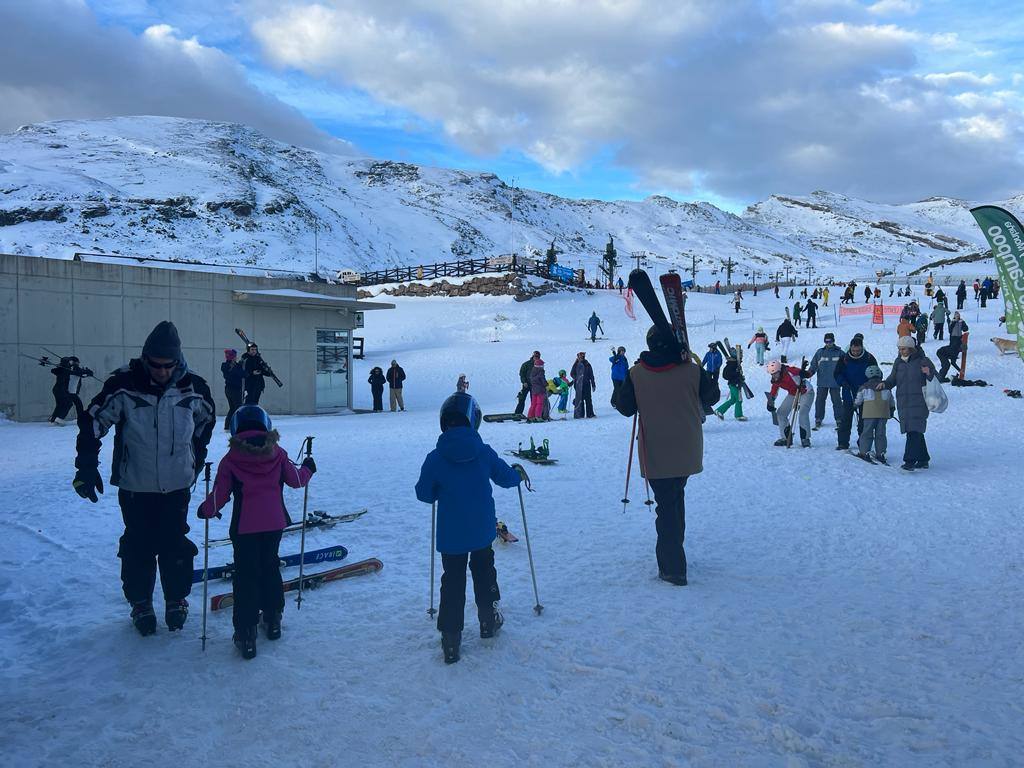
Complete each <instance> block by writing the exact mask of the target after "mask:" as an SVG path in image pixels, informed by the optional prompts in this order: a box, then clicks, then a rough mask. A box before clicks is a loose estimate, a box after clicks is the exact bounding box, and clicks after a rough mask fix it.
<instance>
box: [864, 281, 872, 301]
mask: <svg viewBox="0 0 1024 768" xmlns="http://www.w3.org/2000/svg"><path fill="white" fill-rule="evenodd" d="M869 301H871V287H870V286H867V285H865V286H864V303H865V304H867V303H868V302H869Z"/></svg>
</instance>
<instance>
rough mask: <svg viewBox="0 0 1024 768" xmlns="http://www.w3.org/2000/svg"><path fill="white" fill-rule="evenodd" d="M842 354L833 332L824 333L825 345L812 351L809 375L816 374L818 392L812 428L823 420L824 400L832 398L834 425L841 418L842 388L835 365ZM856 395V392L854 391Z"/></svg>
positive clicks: (818, 426) (818, 427)
mask: <svg viewBox="0 0 1024 768" xmlns="http://www.w3.org/2000/svg"><path fill="white" fill-rule="evenodd" d="M842 356H843V350H841V349H840V348H839V347H837V346H836V336H835V334H834V333H831V332H829V333H826V334H825V346H823V347H821V348H820V349H819V350H818V351H817V352H815V353H814V357H812V358H811V365H810V368H809V369H808V371H809V373H810V375H811V376H814V375H817V376H818V381H817V383H818V394H817V395H816V397H815V399H814V429H820V428H821V423H822V422H823V421H824V420H825V401H826V400H828V399H829V398H831V399H832V415H833V416H834V417H835V419H836V426H837V427H838V426H839V422H841V421H842V420H843V398H842V390H841V389H840V387H839V384H838V383H836V375H835V374H836V366H837V365H838V364H839V360H840V359H841V358H842ZM854 394H855V395H856V394H857V393H856V392H854Z"/></svg>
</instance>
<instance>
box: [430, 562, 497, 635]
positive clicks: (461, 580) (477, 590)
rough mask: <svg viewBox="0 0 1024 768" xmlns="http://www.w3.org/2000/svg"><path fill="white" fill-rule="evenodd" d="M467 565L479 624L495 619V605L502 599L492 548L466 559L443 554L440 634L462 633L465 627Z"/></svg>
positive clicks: (438, 617)
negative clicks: (471, 579) (470, 575)
mask: <svg viewBox="0 0 1024 768" xmlns="http://www.w3.org/2000/svg"><path fill="white" fill-rule="evenodd" d="M467 561H468V563H469V570H470V572H471V573H472V574H473V597H474V599H475V600H476V613H477V617H478V618H479V619H480V621H485V620H488V619H489V618H490V617H491V616H493V615H494V603H495V602H497V601H498V600H500V599H501V593H500V592H499V591H498V571H497V570H495V568H494V550H493V549H492V548H491V546H490V545H488V546H486V547H484V548H483V549H474V550H473V551H472V552H470V553H468V554H464V555H446V554H442V555H441V569H442V570H441V605H440V607H439V609H438V612H437V628H438V630H440V631H441V632H461V631H462V628H463V626H464V625H465V619H466V563H467Z"/></svg>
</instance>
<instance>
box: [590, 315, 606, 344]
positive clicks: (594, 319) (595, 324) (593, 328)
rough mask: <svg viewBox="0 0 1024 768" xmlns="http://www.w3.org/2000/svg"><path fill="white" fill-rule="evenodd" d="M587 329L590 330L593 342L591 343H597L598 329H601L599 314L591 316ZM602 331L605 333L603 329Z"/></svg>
mask: <svg viewBox="0 0 1024 768" xmlns="http://www.w3.org/2000/svg"><path fill="white" fill-rule="evenodd" d="M587 328H588V329H589V330H590V340H591V342H593V341H596V340H597V329H598V328H601V318H600V317H598V316H597V312H593V313H592V314H591V315H590V319H589V320H587ZM601 330H602V332H603V331H604V329H603V328H601Z"/></svg>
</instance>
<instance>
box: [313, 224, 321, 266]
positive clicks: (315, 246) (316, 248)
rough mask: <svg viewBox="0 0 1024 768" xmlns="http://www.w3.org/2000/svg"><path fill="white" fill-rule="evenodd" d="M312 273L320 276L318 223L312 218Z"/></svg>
mask: <svg viewBox="0 0 1024 768" xmlns="http://www.w3.org/2000/svg"><path fill="white" fill-rule="evenodd" d="M313 273H314V274H315V275H316V276H317V277H319V276H320V222H319V220H318V219H317V218H316V217H315V216H314V217H313Z"/></svg>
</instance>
